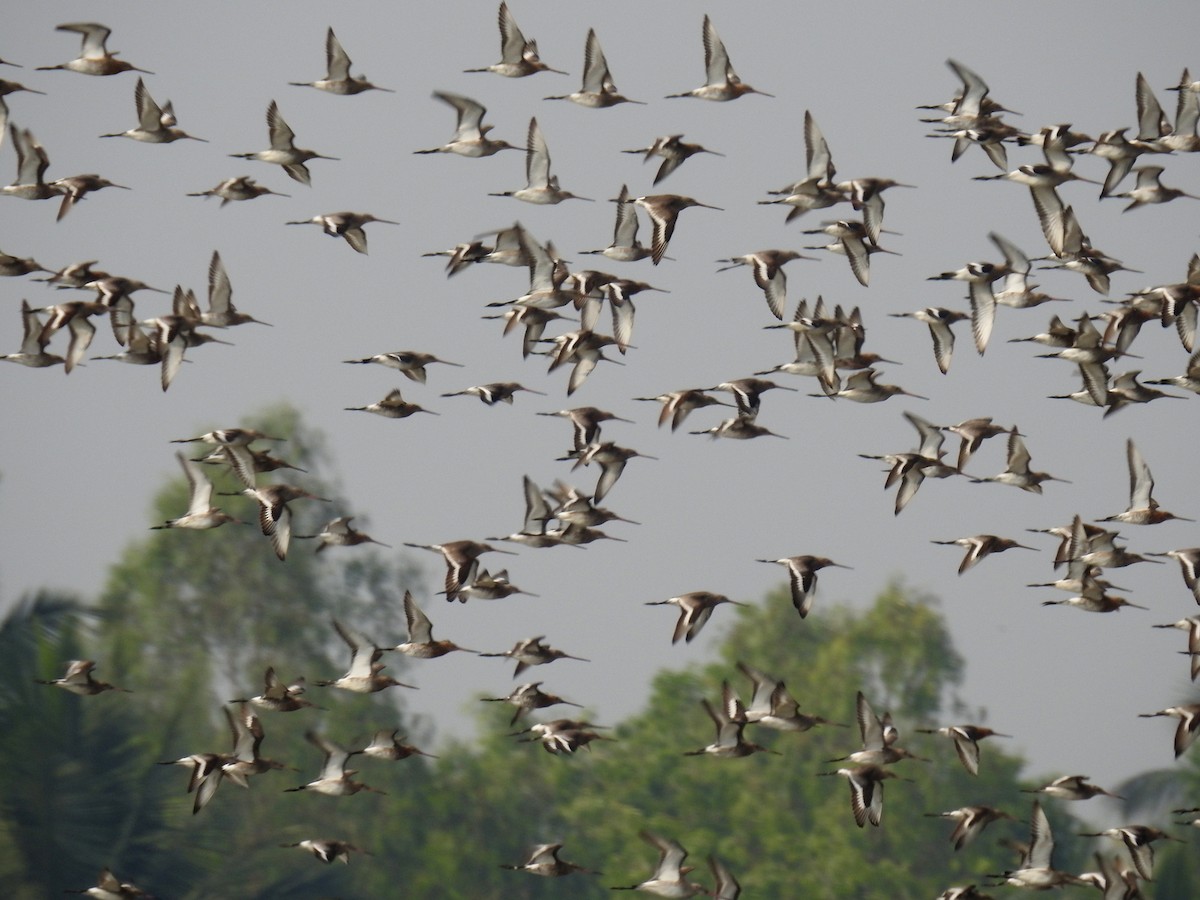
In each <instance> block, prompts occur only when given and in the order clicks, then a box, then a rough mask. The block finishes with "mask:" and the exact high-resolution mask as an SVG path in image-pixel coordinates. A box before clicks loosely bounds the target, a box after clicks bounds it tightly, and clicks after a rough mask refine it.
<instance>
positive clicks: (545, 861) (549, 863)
mask: <svg viewBox="0 0 1200 900" xmlns="http://www.w3.org/2000/svg"><path fill="white" fill-rule="evenodd" d="M561 849H562V844H537V845H536V846H534V847H533V848H532V849H531V850H530V851H529V853H528V854H526V856H525V861H524V862H523V863H521V864H520V865H515V866H514V865H509V864H507V863H501V864H500V868H502V869H510V870H512V871H514V872H528V873H529V874H530V875H541V876H542V877H544V878H561V877H562V876H564V875H571V874H573V873H575V872H580V873H582V874H585V875H599V874H601V873H600V872H597V871H596V870H595V869H585V868H584V867H583V866H577V865H575V863H572V862H567V861H566V860H562V859H559V858H558V851H559V850H561Z"/></svg>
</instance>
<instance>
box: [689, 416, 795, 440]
mask: <svg viewBox="0 0 1200 900" xmlns="http://www.w3.org/2000/svg"><path fill="white" fill-rule="evenodd" d="M688 433H689V434H708V436H709V437H710V438H713V439H714V440H715V439H716V438H732V439H733V440H751V439H752V438H763V437H772V438H784V440H787V436H786V434H778V433H775V432H774V431H772V430H770V428H768V427H766V426H764V425H758V424H757V421H756V416H755V415H754V414H750V415H746V414H743V413H738V414H737V415H734V416H732V418H731V419H722V420H721V421H719V422H718V424H716V425H714V426H713V427H712V428H702V430H700V431H689V432H688Z"/></svg>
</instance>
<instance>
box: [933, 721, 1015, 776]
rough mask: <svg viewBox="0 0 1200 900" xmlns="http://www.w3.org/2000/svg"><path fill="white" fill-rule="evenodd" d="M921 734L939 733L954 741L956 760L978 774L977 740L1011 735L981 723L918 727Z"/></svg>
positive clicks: (972, 772)
mask: <svg viewBox="0 0 1200 900" xmlns="http://www.w3.org/2000/svg"><path fill="white" fill-rule="evenodd" d="M917 731H918V732H920V733H921V734H940V735H943V736H944V737H948V738H950V740H952V741H954V749H955V751H957V753H958V761H959V762H961V763H962V765H963V768H964V769H966V770H967V772H968V773H969V774H971V775H978V774H979V742H980V741H982V740H983V739H984V738H987V737H1012V735H1008V734H1001V733H1000V732H998V731H993V730H992V729H991V728H985V727H983V726H982V725H947V726H946V727H945V728H918V729H917Z"/></svg>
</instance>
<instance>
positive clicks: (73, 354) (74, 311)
mask: <svg viewBox="0 0 1200 900" xmlns="http://www.w3.org/2000/svg"><path fill="white" fill-rule="evenodd" d="M108 311H109V307H108V305H107V304H106V303H104V302H103V301H100V300H97V301H94V302H86V301H83V300H71V301H69V302H67V303H59V304H58V305H56V306H44V307H42V308H40V309H35V310H31V312H35V313H38V312H44V313H46V314H47V316H46V324H45V325H44V326H43V327H42V333H41V334H40V335H39V336H38V340H39V341H41V342H42V344H43V346H44V345H45V344H47V343H49V341H50V338H51V337H53V336H54V333H55V332H57V331H59V330H60V329H62V328H63V327H66V328H67V329H68V330H69V331H70V332H71V343H70V344H69V345H68V347H67V356H66V360H65V362H64V363H63V371H64V372H66V373H67V374H68V375H70V374H71V372H72V371H73V370H74V369H75V367H76V366H77V365H79V363H80V362H82V360H83V357H84V354H86V353H87V349H88V347H90V346H91V343H92V338H93V337H95V336H96V326H95V325H93V324H92V323H91V322H90V321H89V320H90V319H91V317H92V316H100V315H104V314H105V313H106V312H108Z"/></svg>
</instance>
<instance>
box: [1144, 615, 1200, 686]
mask: <svg viewBox="0 0 1200 900" xmlns="http://www.w3.org/2000/svg"><path fill="white" fill-rule="evenodd" d="M1153 628H1177V629H1180V630H1181V631H1187V632H1188V649H1187V650H1181V653H1183V654H1184V655H1187V656H1190V658H1192V680H1193V682H1194V680H1195V679H1196V676H1198V674H1200V616H1189V617H1187V618H1186V619H1180V620H1178V622H1172V623H1170V624H1168V625H1153Z"/></svg>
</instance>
